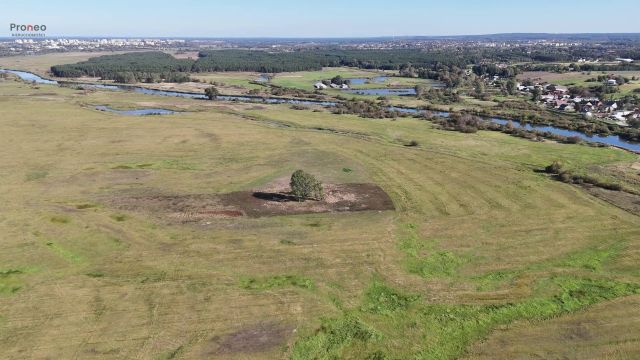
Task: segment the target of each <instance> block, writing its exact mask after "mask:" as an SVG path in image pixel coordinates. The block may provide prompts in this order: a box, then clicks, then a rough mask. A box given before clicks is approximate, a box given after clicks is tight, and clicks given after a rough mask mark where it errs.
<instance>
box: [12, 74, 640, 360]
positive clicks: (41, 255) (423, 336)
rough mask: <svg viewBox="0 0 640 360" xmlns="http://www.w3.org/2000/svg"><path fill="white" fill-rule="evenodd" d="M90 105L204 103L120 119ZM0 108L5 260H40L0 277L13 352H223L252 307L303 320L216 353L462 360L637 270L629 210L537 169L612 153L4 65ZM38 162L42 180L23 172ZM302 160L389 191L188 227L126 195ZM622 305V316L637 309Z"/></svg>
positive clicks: (283, 168)
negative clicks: (20, 75)
mask: <svg viewBox="0 0 640 360" xmlns="http://www.w3.org/2000/svg"><path fill="white" fill-rule="evenodd" d="M40 94H47V95H46V98H47V99H49V100H51V99H54V100H55V101H53V100H52V101H48V100H47V101H44V100H43V99H42V97H41V96H39V95H40ZM43 96H44V95H43ZM86 103H109V104H119V105H122V106H141V105H140V104H147V105H144V106H149V105H148V104H149V103H153V104H154V106H159V107H164V106H180V107H183V108H185V109H198V110H201V111H197V112H196V111H193V112H189V113H187V114H184V116H181V117H180V119H169V118H154V119H153V121H149V119H144V118H135V117H131V118H127V119H126V120H123V119H120V118H118V119H114V118H113V117H112V116H109V115H108V114H102V113H100V112H96V111H92V110H90V109H86V108H84V107H83V106H82V104H86ZM0 105H1V106H2V109H3V116H2V117H0V129H1V130H2V134H3V136H5V137H6V138H7V139H10V141H7V142H0V168H1V169H2V170H3V172H2V174H3V176H2V180H1V181H0V200H1V201H0V203H1V204H2V205H1V206H2V211H0V240H1V241H0V263H1V264H3V265H2V269H20V270H23V271H25V269H28V268H31V267H35V266H37V267H38V269H40V270H41V271H37V272H29V273H26V271H25V273H24V274H18V273H14V274H11V275H8V276H6V277H4V278H3V279H2V281H5V282H4V283H5V284H6V283H7V282H6V281H7V279H9V280H10V281H11V282H12V283H11V285H10V286H19V287H20V288H19V290H17V291H15V292H9V293H4V294H3V296H0V314H1V315H2V317H3V321H2V322H1V323H0V347H1V348H2V349H3V356H4V357H6V358H9V359H18V358H24V357H31V358H45V357H51V356H56V357H58V358H73V357H83V358H85V357H97V358H100V357H122V358H132V357H140V358H154V357H159V356H165V355H169V354H171V353H173V352H174V351H175V350H176V349H178V348H180V349H181V350H180V351H179V352H178V355H176V356H177V357H178V358H180V357H182V358H199V357H203V356H208V355H206V354H211V351H213V350H212V349H214V350H215V348H216V344H217V343H216V344H214V340H212V339H214V338H216V337H219V336H224V335H223V334H233V333H235V332H237V331H238V328H239V327H242V328H244V326H247V327H249V328H251V327H252V326H256V324H264V323H275V324H277V325H282V326H283V327H287V328H288V327H289V326H293V324H295V327H296V332H295V333H294V332H289V331H287V332H285V333H284V335H281V336H282V337H281V338H279V339H278V340H277V341H274V342H277V345H274V346H273V347H270V348H268V349H261V350H260V351H256V352H246V353H242V354H238V353H233V354H228V355H229V357H234V356H236V355H237V356H241V357H243V358H247V359H261V358H283V357H288V356H291V357H294V358H313V356H312V355H315V357H316V358H323V357H324V358H330V357H332V356H333V357H334V358H335V357H337V358H345V359H349V358H351V359H356V358H358V359H359V358H363V357H364V358H366V357H370V358H372V359H374V358H375V359H380V358H385V357H386V358H392V359H395V358H399V359H406V358H412V357H415V356H422V357H423V358H429V357H437V356H440V357H442V358H455V357H457V356H459V355H460V354H462V353H464V351H466V350H465V349H468V347H469V346H472V345H471V344H472V343H474V342H475V341H477V340H480V339H482V338H484V337H486V336H489V335H491V332H492V330H493V329H495V328H496V327H500V325H505V324H509V325H510V324H512V323H513V322H514V321H515V322H516V323H518V324H521V323H526V322H527V321H529V320H531V321H532V324H534V323H535V324H547V323H549V321H548V319H550V318H551V317H557V318H558V319H559V318H564V317H565V314H566V316H573V315H575V314H578V313H580V314H582V313H584V314H589V315H590V316H591V317H592V318H593V319H595V320H594V321H605V320H607V316H608V315H607V314H608V313H607V312H603V313H593V310H591V309H592V308H591V307H590V306H589V304H592V303H595V302H600V303H601V305H602V306H606V305H607V304H609V303H611V301H609V299H613V298H614V297H617V296H625V295H626V294H631V293H632V290H633V286H635V285H633V284H637V283H638V282H640V273H638V271H637V266H636V264H637V263H638V260H640V258H639V257H638V255H639V254H640V251H638V250H639V247H640V244H638V239H640V228H638V219H637V217H635V216H632V215H631V214H628V213H625V212H623V211H621V210H620V209H617V208H614V207H612V206H611V205H609V204H606V203H604V202H601V201H599V200H598V199H595V198H593V197H591V196H589V195H588V194H586V193H585V192H583V191H581V190H580V189H579V188H577V187H574V186H571V185H569V184H564V183H560V182H557V181H553V180H551V179H549V178H548V177H547V176H546V175H544V174H540V173H536V172H535V171H534V170H536V169H540V168H542V167H544V166H546V165H548V164H550V163H551V162H552V161H554V160H561V161H562V162H563V163H565V164H568V165H571V166H574V167H575V168H589V167H591V166H599V167H602V168H606V167H608V166H617V165H619V164H629V163H631V162H634V161H637V156H634V155H632V154H629V153H625V152H622V151H619V150H615V149H596V148H590V147H586V146H578V145H565V144H556V143H537V142H529V141H526V140H523V139H518V138H513V137H509V136H506V135H504V134H499V133H493V132H479V133H477V134H461V133H454V132H447V131H441V130H438V129H436V128H434V127H433V126H432V124H430V123H428V122H425V121H420V120H416V119H397V120H396V121H392V120H388V119H387V120H379V119H363V118H359V117H357V116H352V115H341V116H337V115H333V114H330V113H328V112H312V111H295V110H291V109H289V107H288V106H280V105H273V106H272V105H261V107H260V108H256V106H255V105H254V104H240V103H224V102H202V101H195V100H189V99H177V98H168V97H167V98H165V97H151V96H145V95H141V94H132V93H117V92H106V91H96V92H92V93H86V94H85V93H84V92H78V91H76V90H74V89H60V88H57V87H49V86H44V85H43V86H39V87H38V89H36V88H34V87H32V86H31V85H26V84H21V83H18V82H14V81H7V82H0ZM43 119H46V121H45V120H43ZM281 124H288V125H290V126H289V127H285V126H281ZM328 129H331V130H338V131H330V130H328ZM123 134H126V135H123ZM398 139H400V140H402V139H404V140H409V139H415V140H416V141H417V142H418V143H419V144H420V146H419V147H405V146H403V144H404V143H405V142H402V141H398ZM17 143H19V144H20V146H21V148H23V149H24V150H25V151H21V152H18V153H16V152H15V151H14V150H15V144H17ZM164 160H179V163H178V164H176V163H166V162H164ZM42 164H47V171H48V175H47V176H46V178H44V179H42V180H36V181H25V176H26V174H28V173H29V172H30V171H33V170H34V169H41V167H42ZM149 164H152V165H149ZM184 164H186V165H187V166H186V167H184V166H181V165H184ZM119 165H123V166H127V167H128V168H123V169H114V167H117V166H119ZM181 168H184V171H182V170H180V169H181ZM298 168H300V169H305V171H308V172H310V173H313V174H318V177H319V178H321V180H322V181H323V182H325V183H355V182H365V183H366V182H371V183H375V184H377V185H379V186H381V187H382V188H383V189H384V190H385V192H387V193H388V194H389V196H390V197H391V199H392V201H393V203H394V206H395V208H396V210H395V211H384V212H353V213H349V212H341V213H326V214H313V215H298V216H278V217H263V218H246V217H240V218H234V219H208V220H207V221H206V222H202V223H189V224H180V223H177V222H175V221H173V218H172V219H169V218H166V217H160V216H156V214H155V210H156V209H153V210H154V211H150V212H146V211H139V210H132V209H126V211H125V210H124V209H121V208H120V207H119V206H118V204H119V203H120V202H119V200H121V199H122V198H123V197H127V200H130V199H131V198H134V197H138V196H141V197H143V198H145V197H148V196H147V195H149V194H158V193H160V194H169V195H178V196H179V195H182V194H214V193H226V192H231V191H239V190H242V191H246V190H251V189H255V188H257V187H260V186H264V185H268V184H270V183H271V182H273V181H275V180H279V181H282V178H285V177H286V176H289V175H290V174H291V171H292V169H298ZM190 169H195V170H190ZM344 169H350V170H352V171H345V170H344ZM628 176H630V177H631V176H635V173H629V175H628ZM285 182H286V179H285ZM94 205H95V206H94ZM195 205H197V204H194V206H195ZM158 210H162V211H167V212H168V213H171V214H173V213H172V211H177V210H176V209H173V208H171V207H170V206H169V207H168V208H167V209H158ZM118 214H126V215H127V217H126V220H125V221H117V219H114V218H112V217H111V216H112V215H118ZM52 217H61V219H66V220H63V221H52V220H51V219H52ZM67 220H68V221H67ZM207 222H209V224H207ZM407 224H412V225H411V226H408V225H407ZM47 243H51V245H46V244H47ZM372 273H377V274H379V275H378V276H377V277H376V278H375V279H374V280H373V281H372V276H371V274H372ZM243 278H246V279H253V280H252V281H248V285H247V286H248V287H249V288H243V287H242V286H241V281H240V280H241V279H243ZM307 280H311V281H312V286H313V287H312V288H306V287H304V286H306V284H308V282H307ZM624 284H627V285H624ZM300 285H302V287H300ZM9 289H11V288H9ZM633 291H636V290H633ZM622 300H624V299H622ZM632 304H633V303H632V302H622V303H621V305H620V311H621V312H622V311H624V310H625V309H627V310H629V311H631V310H633V309H631V308H630V306H632ZM598 306H599V305H598ZM577 310H581V311H580V312H576V311H577ZM321 319H324V320H321ZM519 320H520V321H519ZM618 321H619V324H618V325H617V326H618V327H619V328H621V329H633V323H632V321H633V318H631V317H626V318H625V317H621V318H619V320H618ZM323 324H324V325H323ZM121 329H126V331H125V332H123V331H121ZM505 331H507V330H505ZM17 334H19V335H20V336H17ZM88 334H90V336H91V338H90V339H89V340H87V336H89V335H88ZM625 339H626V338H625ZM627 340H628V339H627ZM627 340H625V341H627ZM545 341H550V342H553V344H555V345H557V344H558V343H559V341H558V339H555V340H554V339H551V340H545ZM574 341H575V342H576V344H577V345H579V346H581V347H586V348H591V346H600V345H599V344H602V343H610V344H616V342H617V341H622V340H621V338H620V337H619V336H618V335H616V334H611V335H609V334H603V335H602V336H601V337H599V338H597V339H595V338H594V339H588V338H585V339H578V340H574ZM626 343H629V344H637V343H638V342H637V341H636V342H635V343H634V342H633V339H631V340H628V341H627V342H626ZM287 344H291V347H287ZM612 346H616V345H612ZM203 354H205V355H203ZM212 356H215V355H211V356H210V357H212ZM225 356H226V355H225ZM552 356H553V354H551V355H550V357H552Z"/></svg>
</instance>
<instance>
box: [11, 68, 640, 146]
mask: <svg viewBox="0 0 640 360" xmlns="http://www.w3.org/2000/svg"><path fill="white" fill-rule="evenodd" d="M0 72H8V73H12V74H15V75H17V76H18V77H20V78H21V79H22V80H25V81H32V82H35V83H37V84H49V85H62V84H75V85H78V86H84V87H93V88H99V89H107V90H120V91H134V92H138V93H142V94H147V95H157V96H175V97H186V98H193V99H206V96H205V95H204V94H201V93H190V92H179V91H165V90H155V89H149V88H145V87H141V86H129V85H105V84H95V83H73V82H58V81H56V80H50V79H45V78H42V77H40V76H38V75H36V74H33V73H30V72H26V71H20V70H2V69H0ZM217 99H219V100H231V101H245V102H262V103H270V104H300V105H322V106H335V105H336V102H332V101H318V100H315V101H314V100H299V99H284V98H265V97H259V96H234V95H220V96H218V97H217ZM389 109H390V110H396V111H400V112H408V113H416V114H417V113H419V112H421V111H422V110H420V109H417V108H409V107H394V106H390V107H389ZM147 110H149V111H151V112H153V111H156V113H157V110H164V109H139V110H138V111H139V112H140V113H139V114H138V113H131V114H126V115H145V114H148V113H149V111H147ZM165 111H168V110H165ZM433 114H434V115H437V116H449V113H447V112H433ZM485 120H488V121H491V122H494V123H498V124H506V123H507V122H509V120H507V119H500V118H485ZM512 123H513V125H514V126H516V127H520V128H524V129H527V130H538V131H548V132H550V133H553V134H556V135H562V136H577V137H579V138H580V139H582V140H584V141H591V142H601V143H603V144H607V145H611V146H616V147H619V148H622V149H626V150H630V151H633V152H636V153H640V143H635V142H630V141H626V140H623V139H621V138H620V137H619V136H618V135H607V136H597V135H596V136H590V135H587V134H585V133H582V132H579V131H575V130H567V129H562V128H559V127H555V126H551V125H530V124H521V123H520V122H519V121H515V120H512Z"/></svg>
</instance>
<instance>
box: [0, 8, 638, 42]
mask: <svg viewBox="0 0 640 360" xmlns="http://www.w3.org/2000/svg"><path fill="white" fill-rule="evenodd" d="M639 10H640V1H639V0H608V1H602V0H598V1H591V0H580V1H578V0H553V1H551V0H533V1H522V0H511V1H496V0H483V1H467V0H457V1H456V0H438V1H431V0H422V1H417V0H416V1H414V0H387V1H378V0H367V1H364V0H355V1H354V0H352V1H349V0H342V1H338V0H321V1H303V0H298V1H286V0H263V1H258V0H255V1H254V0H245V1H243V0H225V1H215V0H213V1H205V0H201V1H193V0H172V1H164V0H155V1H149V0H144V1H135V0H128V1H123V0H115V1H108V0H102V1H91V0H83V1H75V0H65V1H55V0H47V1H18V0H15V1H5V2H4V4H2V6H1V7H0V23H1V24H2V26H3V27H4V31H0V36H10V34H11V32H10V31H9V24H11V23H17V24H34V25H35V24H44V25H46V26H47V36H56V35H62V36H194V37H359V36H363V37H365V36H381V35H385V36H391V35H395V36H399V35H462V34H491V33H503V32H551V33H569V32H571V33H576V32H640V17H639V16H640V12H639Z"/></svg>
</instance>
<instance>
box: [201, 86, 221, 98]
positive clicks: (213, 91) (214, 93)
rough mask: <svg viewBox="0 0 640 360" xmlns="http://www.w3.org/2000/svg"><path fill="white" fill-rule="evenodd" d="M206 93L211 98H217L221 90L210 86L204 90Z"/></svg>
mask: <svg viewBox="0 0 640 360" xmlns="http://www.w3.org/2000/svg"><path fill="white" fill-rule="evenodd" d="M204 94H205V95H206V96H207V98H208V99H209V100H215V99H216V98H217V97H218V95H220V92H219V91H218V89H216V88H215V87H213V86H210V87H208V88H206V89H205V90H204Z"/></svg>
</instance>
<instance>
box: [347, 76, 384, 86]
mask: <svg viewBox="0 0 640 360" xmlns="http://www.w3.org/2000/svg"><path fill="white" fill-rule="evenodd" d="M388 78H389V77H388V76H375V77H372V78H350V79H347V80H349V82H350V84H351V85H364V84H367V83H383V82H385V81H387V79H388Z"/></svg>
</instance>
